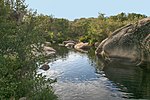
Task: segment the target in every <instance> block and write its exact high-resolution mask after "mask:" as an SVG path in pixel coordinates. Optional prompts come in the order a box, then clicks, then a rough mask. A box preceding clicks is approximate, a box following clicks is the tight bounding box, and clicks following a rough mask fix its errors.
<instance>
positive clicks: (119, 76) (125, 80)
mask: <svg viewBox="0 0 150 100" xmlns="http://www.w3.org/2000/svg"><path fill="white" fill-rule="evenodd" d="M103 70H104V73H105V75H106V77H107V78H108V79H109V80H110V81H112V82H113V83H115V84H116V85H117V87H118V88H120V91H121V92H126V93H131V94H130V95H129V97H128V98H134V99H150V72H149V71H146V70H143V69H141V68H140V67H136V66H129V65H124V64H121V63H119V62H111V63H108V64H106V65H105V66H104V68H103ZM124 98H126V97H124Z"/></svg>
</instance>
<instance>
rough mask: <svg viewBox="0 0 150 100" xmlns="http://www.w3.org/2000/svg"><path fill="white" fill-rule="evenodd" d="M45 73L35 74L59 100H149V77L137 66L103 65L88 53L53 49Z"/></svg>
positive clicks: (59, 48)
mask: <svg viewBox="0 0 150 100" xmlns="http://www.w3.org/2000/svg"><path fill="white" fill-rule="evenodd" d="M55 49H56V50H57V53H56V56H53V57H52V58H50V59H49V65H50V69H49V70H48V71H43V70H41V69H39V70H38V72H39V73H43V75H46V76H47V77H48V78H52V79H55V78H56V79H57V82H55V83H53V84H52V87H53V89H54V91H55V94H56V95H57V96H58V99H59V100H128V99H134V100H139V99H144V100H148V99H150V73H149V72H147V71H144V70H142V69H141V68H139V67H136V66H129V65H122V64H119V63H115V62H114V63H108V64H107V63H105V67H104V63H103V62H102V61H101V60H100V59H99V58H97V57H96V56H95V54H94V51H93V50H92V49H91V50H90V52H89V53H80V52H77V51H75V50H72V49H66V48H63V47H57V48H55Z"/></svg>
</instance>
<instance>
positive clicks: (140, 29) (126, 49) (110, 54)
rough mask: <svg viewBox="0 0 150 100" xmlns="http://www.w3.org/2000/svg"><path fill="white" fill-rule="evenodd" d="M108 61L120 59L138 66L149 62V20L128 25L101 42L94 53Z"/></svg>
mask: <svg viewBox="0 0 150 100" xmlns="http://www.w3.org/2000/svg"><path fill="white" fill-rule="evenodd" d="M95 53H96V54H97V55H101V56H102V57H103V58H108V59H112V60H113V59H114V58H115V59H122V58H124V60H125V61H126V62H129V63H132V64H135V65H140V64H142V63H143V62H150V18H145V19H142V20H140V21H138V22H137V23H135V24H128V25H126V26H124V27H122V28H120V29H118V30H116V31H114V32H113V33H112V35H111V36H109V37H108V38H106V39H105V40H103V41H102V42H101V43H100V45H99V46H98V48H97V50H96V51H95Z"/></svg>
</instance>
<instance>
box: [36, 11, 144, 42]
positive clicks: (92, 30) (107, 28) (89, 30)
mask: <svg viewBox="0 0 150 100" xmlns="http://www.w3.org/2000/svg"><path fill="white" fill-rule="evenodd" d="M145 17H147V16H145V15H141V14H136V13H129V14H125V13H120V14H118V15H115V16H110V17H107V16H105V14H102V13H99V16H98V17H97V18H80V19H75V20H74V21H69V20H67V19H63V18H54V17H53V16H46V15H38V16H36V28H38V29H40V30H41V31H42V33H43V34H44V35H45V38H46V40H47V41H50V42H57V43H61V42H62V41H64V40H75V41H81V42H89V43H90V44H94V43H95V42H101V41H102V40H104V39H105V38H106V37H108V36H109V35H111V34H112V32H113V31H114V30H116V29H118V28H120V27H122V26H124V25H126V24H129V23H134V22H136V21H138V20H140V19H142V18H145Z"/></svg>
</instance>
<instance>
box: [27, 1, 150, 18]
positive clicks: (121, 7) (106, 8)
mask: <svg viewBox="0 0 150 100" xmlns="http://www.w3.org/2000/svg"><path fill="white" fill-rule="evenodd" d="M26 4H28V5H29V8H32V9H34V10H37V11H38V13H39V14H41V13H42V14H45V15H53V16H54V17H55V18H66V19H69V20H74V19H78V18H83V17H85V18H89V17H97V16H98V13H104V14H105V15H106V16H111V15H116V14H119V13H121V12H124V13H140V14H145V15H147V16H150V0H26Z"/></svg>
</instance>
